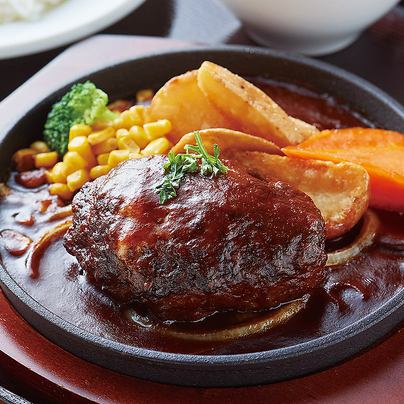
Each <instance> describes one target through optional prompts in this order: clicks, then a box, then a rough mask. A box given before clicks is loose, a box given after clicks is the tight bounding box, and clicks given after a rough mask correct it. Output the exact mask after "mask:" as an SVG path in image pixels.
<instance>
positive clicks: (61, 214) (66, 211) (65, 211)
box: [48, 205, 72, 222]
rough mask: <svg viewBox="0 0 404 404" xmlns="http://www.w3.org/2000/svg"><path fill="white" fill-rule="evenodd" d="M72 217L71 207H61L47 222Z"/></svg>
mask: <svg viewBox="0 0 404 404" xmlns="http://www.w3.org/2000/svg"><path fill="white" fill-rule="evenodd" d="M71 215H72V205H67V206H63V208H60V209H58V210H57V211H56V212H55V213H53V214H52V215H51V216H49V218H48V222H55V221H56V220H60V219H64V218H66V217H69V216H71Z"/></svg>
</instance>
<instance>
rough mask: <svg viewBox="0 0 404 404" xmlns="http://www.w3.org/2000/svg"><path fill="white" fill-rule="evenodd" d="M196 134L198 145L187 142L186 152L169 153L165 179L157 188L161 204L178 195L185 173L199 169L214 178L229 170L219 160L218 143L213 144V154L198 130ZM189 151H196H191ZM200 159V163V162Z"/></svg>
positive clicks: (165, 165)
mask: <svg viewBox="0 0 404 404" xmlns="http://www.w3.org/2000/svg"><path fill="white" fill-rule="evenodd" d="M194 136H195V140H196V146H192V145H189V144H187V145H186V146H185V147H184V148H185V152H186V153H183V154H177V155H175V154H174V153H173V152H170V153H168V161H167V163H165V164H164V166H163V167H164V171H165V176H164V179H163V181H162V182H161V183H160V184H159V185H157V186H156V188H155V190H156V192H157V194H158V195H159V198H160V203H161V204H164V203H165V202H166V201H168V200H169V199H172V198H175V197H176V196H177V189H178V188H179V187H180V182H181V180H182V179H183V178H184V176H185V174H188V173H195V172H197V171H198V170H199V171H200V172H201V174H202V175H206V176H209V177H211V178H213V177H215V176H216V175H218V174H225V173H226V172H227V170H228V167H226V166H225V165H224V164H223V163H222V162H221V161H220V160H219V153H220V150H219V147H218V145H217V144H215V145H214V146H213V151H214V152H213V156H212V155H210V154H209V153H208V152H207V151H206V149H205V146H204V145H203V143H202V139H201V136H200V134H199V132H198V131H196V132H194ZM189 151H192V152H194V153H189ZM199 161H200V165H199V164H198V162H199Z"/></svg>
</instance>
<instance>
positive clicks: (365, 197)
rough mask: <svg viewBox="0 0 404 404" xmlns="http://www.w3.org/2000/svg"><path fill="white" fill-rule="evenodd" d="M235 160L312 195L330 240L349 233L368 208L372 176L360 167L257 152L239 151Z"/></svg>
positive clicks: (249, 170)
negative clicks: (369, 185)
mask: <svg viewBox="0 0 404 404" xmlns="http://www.w3.org/2000/svg"><path fill="white" fill-rule="evenodd" d="M234 159H235V160H237V162H238V163H239V164H240V165H242V166H243V167H245V168H246V169H247V171H248V172H250V173H252V174H254V175H258V176H259V177H260V178H264V179H265V177H266V176H268V177H275V178H279V179H280V180H282V181H285V182H287V183H289V184H291V185H292V186H294V187H295V188H297V189H299V190H300V191H302V192H304V193H306V194H307V195H308V196H310V198H311V199H312V200H313V202H314V203H315V205H316V206H317V208H318V209H319V210H320V212H321V214H322V216H323V218H324V221H325V224H326V231H327V239H332V238H335V237H338V236H340V235H342V234H344V233H346V232H347V231H348V230H350V229H351V228H352V227H353V226H354V225H355V224H356V223H357V222H358V221H359V219H360V218H361V217H362V215H363V214H364V212H365V211H366V209H367V206H368V202H369V193H368V184H369V175H368V173H367V171H366V170H365V169H364V168H362V167H361V166H359V165H357V164H353V163H338V164H337V163H332V162H330V161H320V160H304V159H298V158H290V157H281V156H274V155H270V154H266V153H257V152H238V153H236V154H235V155H234Z"/></svg>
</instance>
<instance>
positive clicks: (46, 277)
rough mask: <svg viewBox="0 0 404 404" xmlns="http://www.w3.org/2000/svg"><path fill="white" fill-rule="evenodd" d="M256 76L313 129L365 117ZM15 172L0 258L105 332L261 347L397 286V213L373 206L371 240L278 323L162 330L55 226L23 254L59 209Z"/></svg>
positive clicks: (162, 346) (155, 344)
mask: <svg viewBox="0 0 404 404" xmlns="http://www.w3.org/2000/svg"><path fill="white" fill-rule="evenodd" d="M256 83H258V84H259V86H260V87H261V88H263V89H264V90H265V91H266V92H268V94H269V95H270V96H271V97H272V98H273V99H274V100H275V101H276V102H277V103H279V104H280V105H281V106H282V107H283V108H284V109H285V110H286V111H287V112H288V113H290V114H291V115H294V116H296V117H298V118H300V119H302V120H304V121H306V122H309V123H313V124H316V125H317V126H318V127H319V128H320V129H324V128H327V127H344V126H367V125H368V124H369V123H368V122H366V121H365V120H363V119H362V118H361V117H360V116H359V115H358V114H356V113H353V112H351V111H349V110H348V109H346V108H345V107H341V106H339V105H338V104H337V102H336V101H335V100H334V99H332V98H330V97H326V96H320V95H317V94H315V93H312V92H308V91H307V90H305V89H303V88H300V87H296V86H291V85H286V84H283V83H275V82H263V81H262V80H257V81H256ZM302 106H303V107H302ZM37 175H38V174H37ZM16 176H17V174H16V173H12V174H11V176H10V180H9V182H8V184H7V185H8V187H9V188H10V190H9V191H7V189H3V190H2V193H3V194H4V196H3V200H2V204H1V212H0V223H1V229H0V245H1V257H2V261H3V265H4V266H5V268H6V270H7V271H8V272H9V273H10V274H11V276H12V277H13V278H14V279H15V280H16V281H17V282H18V284H19V285H20V286H21V287H22V288H23V289H24V290H25V291H27V292H28V293H29V294H30V295H31V296H32V297H33V298H34V299H36V300H37V301H38V302H40V303H41V304H42V305H43V306H45V307H46V308H48V309H50V310H51V311H53V312H54V313H56V314H57V315H59V316H60V317H62V318H64V319H65V320H67V321H69V322H71V323H73V324H75V325H77V326H79V327H81V328H83V329H85V330H87V331H89V332H91V333H94V334H97V335H100V336H103V337H106V338H109V339H112V340H116V341H120V342H124V343H128V344H133V345H136V346H140V347H145V348H150V349H155V350H160V351H169V352H183V353H199V354H236V353H243V352H255V351H262V350H268V349H271V348H277V347H284V346H290V345H294V344H296V343H299V342H304V341H308V340H310V339H313V338H315V337H318V336H322V335H326V334H328V333H331V332H333V331H336V330H338V329H341V328H343V327H344V326H346V325H349V324H351V323H353V322H355V321H356V320H358V319H360V318H362V317H363V316H365V315H366V314H368V313H370V312H372V311H373V310H374V309H375V308H377V307H378V306H380V305H381V304H382V303H383V302H384V301H386V300H388V299H389V298H391V297H392V296H393V295H394V294H395V293H397V292H398V291H399V290H401V289H402V288H403V278H404V277H403V275H404V216H403V215H401V214H398V213H388V212H382V211H376V214H377V216H378V218H379V219H380V223H381V225H380V227H379V229H378V234H377V237H376V240H375V242H374V243H373V245H372V246H371V247H369V248H367V249H365V250H364V251H363V252H362V253H360V254H359V255H358V256H357V257H355V258H353V259H352V260H351V261H349V262H348V263H346V264H344V265H341V266H336V267H332V268H327V269H326V278H327V280H326V282H325V283H324V285H322V286H320V287H317V288H316V289H315V290H313V291H311V292H310V298H309V300H308V302H307V305H306V307H305V309H304V310H302V311H301V312H300V313H298V314H297V315H296V316H295V317H293V318H292V319H291V320H290V321H288V322H287V323H286V324H284V325H281V326H279V327H276V328H274V329H273V330H270V331H269V332H267V333H264V334H259V335H255V336H252V337H249V338H245V339H240V340H233V341H226V342H225V343H224V342H222V343H220V342H209V341H208V342H200V341H186V340H183V339H177V338H170V337H169V336H167V335H164V336H162V335H161V333H159V332H158V331H157V330H156V329H155V327H154V326H153V322H152V321H150V319H149V318H148V317H146V316H144V313H143V312H142V310H137V311H133V308H131V307H127V306H125V305H118V304H117V303H115V302H114V301H113V300H111V299H110V298H108V297H107V296H106V295H104V294H103V293H102V292H100V291H98V290H97V289H96V288H95V287H94V286H93V285H91V284H90V283H89V282H88V280H87V278H86V276H85V275H84V273H83V271H82V269H81V268H80V266H79V264H78V262H77V261H76V259H75V258H74V257H73V256H71V255H69V254H68V253H67V252H66V250H65V248H64V246H63V235H64V229H63V228H61V229H60V230H59V231H58V232H56V233H55V234H54V236H53V237H51V238H49V240H47V241H46V242H45V243H44V246H45V247H46V248H44V249H43V250H42V251H40V252H39V253H38V254H37V255H36V256H34V257H32V256H30V251H31V250H32V246H33V244H35V242H36V241H38V239H39V238H40V237H41V235H43V234H44V233H45V232H46V231H47V230H49V229H50V228H53V227H54V226H55V225H56V224H58V223H60V222H63V221H64V220H65V218H62V216H63V206H60V205H61V204H60V202H59V199H58V198H56V197H52V196H49V193H48V191H47V189H46V187H41V186H39V187H33V188H32V189H29V188H26V187H22V186H20V185H19V184H18V178H16ZM16 179H17V181H16ZM32 181H33V183H32V184H33V185H39V184H40V181H38V179H37V178H36V179H35V178H34V179H33V180H32ZM35 181H36V182H35ZM360 227H361V223H359V224H358V225H357V226H355V228H354V229H352V230H351V231H350V233H348V234H346V235H344V236H343V237H342V238H340V239H337V240H333V241H332V242H331V243H329V245H328V248H329V249H330V250H331V249H335V248H339V247H340V246H343V245H346V244H348V243H349V242H350V241H351V240H352V239H354V238H355V235H356V234H357V233H358V232H359V231H360ZM27 256H28V259H27ZM232 321H234V316H233V317H231V318H230V317H229V316H228V315H227V314H226V313H221V314H216V315H212V316H209V317H207V318H206V319H205V320H203V321H197V322H183V323H181V324H176V327H177V329H180V330H184V331H187V330H190V329H192V330H198V331H200V332H203V331H204V330H207V329H208V330H211V329H215V327H216V328H217V327H220V326H222V325H223V324H224V323H226V322H227V323H229V324H231V322H232ZM168 326H169V325H168Z"/></svg>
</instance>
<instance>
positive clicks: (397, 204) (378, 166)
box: [282, 128, 404, 212]
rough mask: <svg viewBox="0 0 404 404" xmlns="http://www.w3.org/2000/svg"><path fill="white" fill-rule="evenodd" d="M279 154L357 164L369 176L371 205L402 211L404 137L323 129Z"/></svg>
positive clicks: (364, 130)
mask: <svg viewBox="0 0 404 404" xmlns="http://www.w3.org/2000/svg"><path fill="white" fill-rule="evenodd" d="M282 151H283V152H284V153H285V154H286V155H287V156H293V157H300V158H305V159H317V160H329V161H334V162H341V161H348V162H352V163H357V164H360V165H362V167H364V168H365V169H366V170H367V171H368V173H369V176H370V190H371V193H370V206H374V207H377V208H381V209H387V210H394V211H399V212H404V135H402V134H400V133H398V132H393V131H387V130H382V129H368V128H349V129H335V130H324V131H322V132H320V133H318V134H316V135H314V136H311V137H310V138H309V139H307V140H305V141H304V142H302V143H300V144H299V145H297V146H288V147H285V148H283V149H282Z"/></svg>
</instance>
